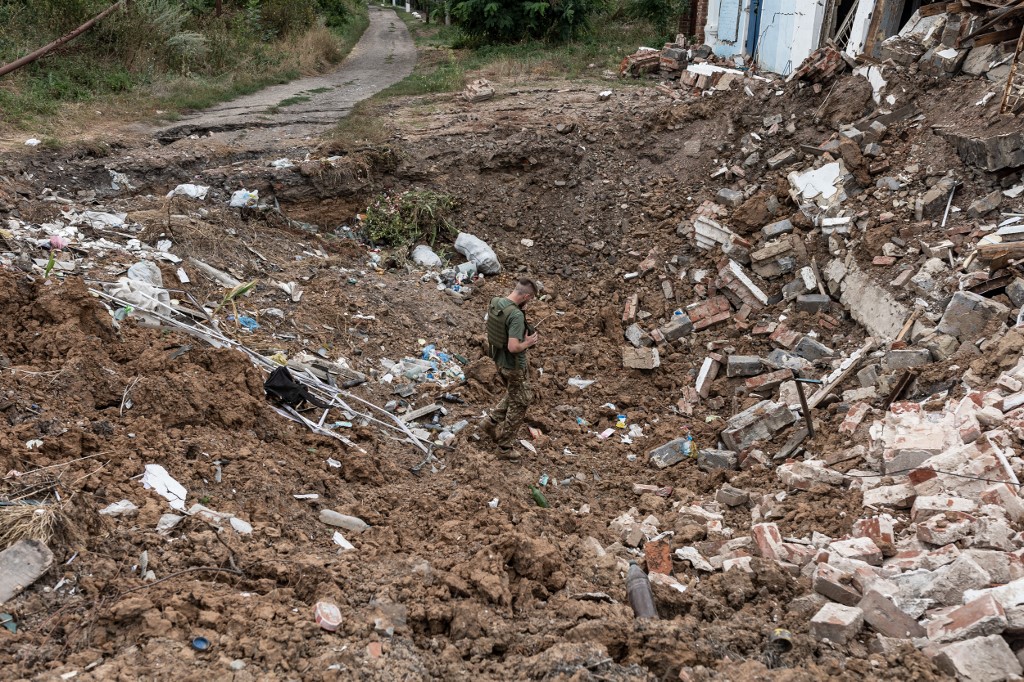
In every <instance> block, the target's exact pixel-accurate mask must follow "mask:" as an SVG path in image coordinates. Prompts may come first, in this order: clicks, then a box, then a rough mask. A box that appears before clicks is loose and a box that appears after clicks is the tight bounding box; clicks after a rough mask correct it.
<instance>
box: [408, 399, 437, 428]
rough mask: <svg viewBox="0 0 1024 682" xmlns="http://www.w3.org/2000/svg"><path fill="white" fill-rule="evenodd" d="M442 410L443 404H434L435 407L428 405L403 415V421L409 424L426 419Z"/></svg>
mask: <svg viewBox="0 0 1024 682" xmlns="http://www.w3.org/2000/svg"><path fill="white" fill-rule="evenodd" d="M440 409H441V403H434V404H433V405H427V406H425V407H420V408H418V409H415V410H413V411H412V412H409V413H408V414H405V415H402V421H403V422H405V423H406V424H408V423H409V422H414V421H416V420H417V419H419V418H420V417H426V416H427V415H428V414H433V413H435V412H437V411H438V410H440Z"/></svg>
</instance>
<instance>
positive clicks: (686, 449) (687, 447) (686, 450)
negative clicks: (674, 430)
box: [683, 432, 693, 457]
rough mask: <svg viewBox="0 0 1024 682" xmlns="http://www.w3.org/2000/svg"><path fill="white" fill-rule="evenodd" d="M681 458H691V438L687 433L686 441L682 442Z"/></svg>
mask: <svg viewBox="0 0 1024 682" xmlns="http://www.w3.org/2000/svg"><path fill="white" fill-rule="evenodd" d="M683 456H684V457H693V436H692V435H691V434H690V433H689V432H687V433H686V440H684V441H683Z"/></svg>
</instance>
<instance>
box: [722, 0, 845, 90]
mask: <svg viewBox="0 0 1024 682" xmlns="http://www.w3.org/2000/svg"><path fill="white" fill-rule="evenodd" d="M824 14H825V6H824V4H822V3H819V2H817V1H816V0H797V1H796V2H791V1H789V0H710V1H709V3H708V13H707V17H708V19H707V24H706V26H705V29H704V35H705V39H706V42H707V44H708V45H710V46H711V48H712V50H714V52H715V54H717V55H718V56H720V57H734V56H738V55H743V56H746V57H750V56H751V55H753V57H754V59H755V61H756V62H757V64H758V66H760V67H761V68H762V69H765V70H767V71H772V72H774V73H778V74H782V75H787V74H789V73H791V72H792V71H793V69H794V68H796V66H797V65H798V64H800V63H801V62H802V61H803V60H804V59H805V58H806V57H807V55H809V54H810V53H811V52H812V51H813V50H814V49H815V48H816V47H817V45H816V43H817V36H818V34H819V32H820V30H821V23H822V19H823V18H824Z"/></svg>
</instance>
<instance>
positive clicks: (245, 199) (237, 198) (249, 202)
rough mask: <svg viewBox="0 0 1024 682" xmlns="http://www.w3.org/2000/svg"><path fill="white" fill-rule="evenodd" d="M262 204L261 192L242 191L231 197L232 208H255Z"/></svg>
mask: <svg viewBox="0 0 1024 682" xmlns="http://www.w3.org/2000/svg"><path fill="white" fill-rule="evenodd" d="M259 203H260V192H259V190H256V189H254V190H253V191H251V192H250V191H249V190H247V189H240V190H238V191H237V192H235V193H234V194H232V195H231V203H230V204H229V205H230V206H231V208H255V207H256V205H257V204H259Z"/></svg>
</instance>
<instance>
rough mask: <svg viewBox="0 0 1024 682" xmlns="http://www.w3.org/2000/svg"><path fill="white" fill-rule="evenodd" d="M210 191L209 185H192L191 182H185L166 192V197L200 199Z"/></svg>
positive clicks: (204, 197)
mask: <svg viewBox="0 0 1024 682" xmlns="http://www.w3.org/2000/svg"><path fill="white" fill-rule="evenodd" d="M209 191H210V188H209V187H206V186H205V185H193V184H192V183H185V184H182V185H178V186H177V187H175V188H174V189H172V190H171V191H170V192H168V193H167V198H168V199H170V198H171V197H189V198H190V199H199V200H200V201H202V200H203V199H206V193H207V192H209Z"/></svg>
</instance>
